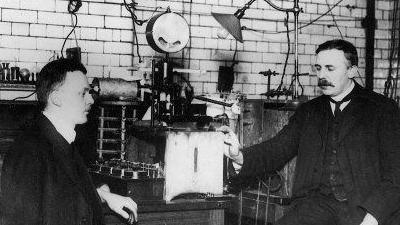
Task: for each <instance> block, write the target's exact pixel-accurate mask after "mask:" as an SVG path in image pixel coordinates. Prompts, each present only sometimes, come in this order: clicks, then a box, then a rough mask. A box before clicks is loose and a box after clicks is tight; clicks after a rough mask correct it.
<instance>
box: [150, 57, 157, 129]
mask: <svg viewBox="0 0 400 225" xmlns="http://www.w3.org/2000/svg"><path fill="white" fill-rule="evenodd" d="M155 76H156V61H155V60H154V59H153V60H151V87H153V88H152V89H151V112H150V114H151V115H150V127H154V113H155V112H154V104H155V101H154V98H155V95H156V91H155V89H154V83H155V82H154V79H155Z"/></svg>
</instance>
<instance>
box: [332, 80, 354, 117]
mask: <svg viewBox="0 0 400 225" xmlns="http://www.w3.org/2000/svg"><path fill="white" fill-rule="evenodd" d="M354 86H355V84H354V81H353V80H352V81H351V85H350V87H349V88H347V89H346V90H345V91H344V92H343V93H341V94H340V95H337V96H335V97H332V99H333V100H335V101H341V100H342V99H344V97H346V96H347V95H348V94H350V92H351V91H352V90H353V89H354ZM329 103H330V105H331V110H332V113H334V111H335V104H334V103H333V102H331V101H329ZM349 103H350V100H349V101H347V102H343V103H342V104H341V105H340V107H339V109H340V110H343V109H344V108H345V107H346V106H347V105H348V104H349Z"/></svg>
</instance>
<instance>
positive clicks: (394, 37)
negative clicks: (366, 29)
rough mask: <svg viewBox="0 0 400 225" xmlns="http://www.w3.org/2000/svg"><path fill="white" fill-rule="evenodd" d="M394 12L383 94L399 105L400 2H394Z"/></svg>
mask: <svg viewBox="0 0 400 225" xmlns="http://www.w3.org/2000/svg"><path fill="white" fill-rule="evenodd" d="M393 4H394V5H393V11H392V15H391V22H392V29H391V41H390V53H389V71H388V77H387V79H386V82H385V88H384V91H383V94H384V95H385V96H386V97H389V98H391V99H395V100H396V102H397V103H399V96H397V83H398V79H399V66H400V65H399V64H400V57H399V47H400V43H399V42H400V21H399V18H400V15H399V14H400V9H399V2H398V1H393Z"/></svg>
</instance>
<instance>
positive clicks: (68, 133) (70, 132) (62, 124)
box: [42, 111, 76, 144]
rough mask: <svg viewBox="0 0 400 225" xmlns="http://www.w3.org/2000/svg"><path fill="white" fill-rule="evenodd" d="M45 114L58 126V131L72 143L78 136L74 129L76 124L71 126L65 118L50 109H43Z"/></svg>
mask: <svg viewBox="0 0 400 225" xmlns="http://www.w3.org/2000/svg"><path fill="white" fill-rule="evenodd" d="M42 113H43V115H44V116H46V117H47V119H49V120H50V122H51V123H52V124H53V126H54V127H55V128H56V130H57V131H58V133H60V134H61V136H63V138H64V139H65V140H66V141H67V142H68V143H69V144H71V143H72V142H73V141H74V140H75V137H76V132H75V129H74V126H71V125H70V124H68V123H67V122H66V121H65V120H63V119H61V118H58V117H57V116H56V115H54V114H53V113H51V112H49V111H43V112H42Z"/></svg>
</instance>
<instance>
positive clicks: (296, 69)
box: [293, 0, 300, 99]
mask: <svg viewBox="0 0 400 225" xmlns="http://www.w3.org/2000/svg"><path fill="white" fill-rule="evenodd" d="M293 9H294V11H293V13H294V30H295V33H294V79H295V85H294V96H293V98H294V99H297V98H298V88H299V84H298V79H299V52H298V45H299V13H300V8H299V0H294V8H293Z"/></svg>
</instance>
